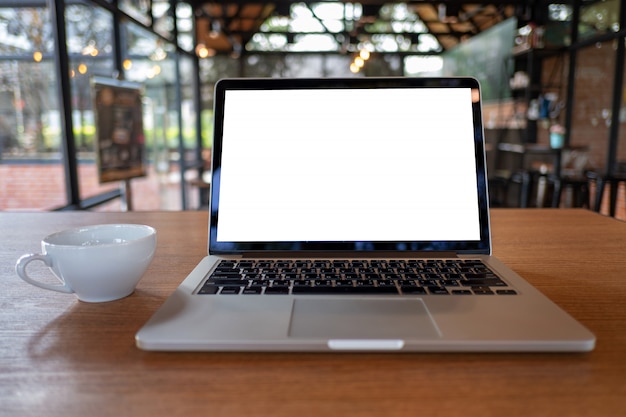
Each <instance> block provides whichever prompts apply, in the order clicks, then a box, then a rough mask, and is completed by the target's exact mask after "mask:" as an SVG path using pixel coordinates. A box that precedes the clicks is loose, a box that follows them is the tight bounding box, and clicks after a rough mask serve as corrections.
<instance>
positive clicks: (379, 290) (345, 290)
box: [291, 286, 398, 294]
mask: <svg viewBox="0 0 626 417" xmlns="http://www.w3.org/2000/svg"><path fill="white" fill-rule="evenodd" d="M291 293H292V294H398V290H397V289H396V287H374V286H362V287H308V286H302V287H293V289H292V291H291Z"/></svg>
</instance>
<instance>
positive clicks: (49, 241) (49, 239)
mask: <svg viewBox="0 0 626 417" xmlns="http://www.w3.org/2000/svg"><path fill="white" fill-rule="evenodd" d="M114 228H133V229H143V230H145V231H146V234H145V235H143V236H140V237H137V238H133V239H126V240H125V241H123V242H114V243H102V244H99V245H97V246H80V245H75V244H67V243H58V242H55V241H54V240H55V239H57V238H59V237H61V236H63V235H70V234H75V233H85V232H90V231H94V230H98V229H114ZM154 235H156V229H155V228H154V227H152V226H148V225H145V224H135V223H103V224H94V225H87V226H80V227H73V228H70V229H65V230H61V231H59V232H55V233H52V234H49V235H48V236H46V237H45V238H43V239H42V243H43V244H45V245H47V246H55V247H68V248H84V249H88V248H97V247H99V248H102V247H110V246H124V245H129V244H132V243H136V242H139V241H141V240H145V239H150V238H152V237H153V236H154Z"/></svg>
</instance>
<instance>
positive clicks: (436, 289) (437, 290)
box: [428, 286, 449, 295]
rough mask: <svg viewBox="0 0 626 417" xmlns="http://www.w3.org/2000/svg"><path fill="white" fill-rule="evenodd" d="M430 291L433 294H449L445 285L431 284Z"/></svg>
mask: <svg viewBox="0 0 626 417" xmlns="http://www.w3.org/2000/svg"><path fill="white" fill-rule="evenodd" d="M428 291H429V292H430V293H431V294H435V295H443V294H449V292H448V290H447V289H445V288H444V287H435V286H430V287H428Z"/></svg>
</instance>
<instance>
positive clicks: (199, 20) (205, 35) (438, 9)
mask: <svg viewBox="0 0 626 417" xmlns="http://www.w3.org/2000/svg"><path fill="white" fill-rule="evenodd" d="M186 2H188V3H190V4H191V5H192V7H193V9H194V13H195V19H196V31H197V41H198V44H203V45H205V46H206V47H207V48H209V49H210V50H211V52H212V53H217V54H223V53H233V52H241V51H242V50H243V49H244V48H246V45H247V44H248V43H249V42H250V40H251V39H252V37H253V36H254V35H255V34H256V33H259V32H261V25H262V24H263V23H264V22H265V21H266V20H267V19H268V18H270V17H274V16H283V17H289V16H290V10H291V5H292V4H294V3H299V4H303V5H307V6H308V7H311V6H312V5H314V4H315V3H320V1H317V2H316V1H312V0H302V1H300V2H291V1H284V0H275V1H258V0H227V1H215V0H186ZM339 3H346V4H348V5H352V4H356V3H358V4H360V5H361V10H362V12H361V13H360V16H359V17H358V20H354V19H352V18H350V21H349V22H344V23H346V25H345V27H346V28H349V29H346V30H344V31H342V32H341V33H338V32H337V31H332V32H331V31H328V32H327V33H329V34H331V35H332V36H334V37H335V38H336V39H341V40H342V43H343V44H346V43H348V44H351V43H358V42H359V41H362V39H364V38H367V37H371V36H372V35H373V34H381V32H380V31H376V32H372V29H371V28H372V27H373V26H372V24H373V23H375V22H377V21H378V22H380V21H381V20H384V19H385V18H384V17H381V8H383V7H384V6H385V5H389V4H397V2H396V3H394V2H388V1H381V0H363V1H359V2H350V3H348V2H339ZM528 3H533V2H527V1H513V0H511V1H506V0H505V1H496V0H493V1H489V2H464V1H454V0H453V1H445V0H444V1H429V0H421V1H412V2H405V3H403V4H406V5H407V10H409V11H410V12H411V13H412V14H413V16H415V15H416V16H417V17H418V18H419V19H420V20H421V21H422V22H423V23H424V24H425V26H426V28H427V32H428V33H430V34H432V35H433V36H434V37H435V38H436V39H437V41H438V42H439V44H440V45H441V50H439V51H437V53H440V52H443V51H445V50H448V49H450V48H453V47H454V46H456V45H458V44H459V43H460V42H463V40H465V39H468V38H470V37H472V36H475V35H477V34H479V33H481V32H482V31H484V30H487V29H489V28H490V27H492V26H494V25H496V24H498V23H500V22H502V21H503V20H506V19H508V18H510V17H512V16H520V15H523V14H524V13H526V8H527V7H528V6H527V4H528ZM442 5H443V6H445V7H444V8H442ZM320 21H321V20H320ZM378 27H380V26H378ZM281 33H282V34H284V35H285V36H286V38H287V39H289V41H293V39H294V38H295V37H296V36H298V35H301V34H302V32H293V33H292V32H289V30H283V31H282V32H281ZM316 33H319V32H316ZM382 34H385V33H382ZM389 34H398V32H396V31H390V33H389ZM403 34H404V35H406V38H407V39H410V40H412V42H417V39H418V37H419V34H416V33H403ZM337 52H340V51H337ZM431 53H432V52H431Z"/></svg>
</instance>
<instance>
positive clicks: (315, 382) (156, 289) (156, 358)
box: [0, 209, 626, 417]
mask: <svg viewBox="0 0 626 417" xmlns="http://www.w3.org/2000/svg"><path fill="white" fill-rule="evenodd" d="M206 221H207V216H206V213H204V212H160V213H144V212H135V213H85V212H72V213H29V214H26V213H0V236H1V237H0V239H2V245H1V247H0V415H2V416H24V415H33V416H47V417H50V416H88V417H93V416H116V417H117V416H120V417H121V416H150V417H152V416H185V417H190V416H194V417H195V416H209V415H210V416H246V415H248V416H299V417H304V416H324V417H327V416H395V415H407V416H418V415H420V416H421V415H424V416H437V415H440V416H503V417H504V416H505V417H513V416H528V415H530V416H550V417H571V416H594V417H596V416H626V256H625V255H626V223H623V222H620V221H617V220H614V219H611V218H608V217H603V216H601V215H599V214H596V213H592V212H590V211H585V210H582V209H578V210H576V209H560V210H558V209H537V210H535V209H527V210H521V209H499V210H493V211H492V223H493V246H494V254H495V255H497V256H498V257H500V258H501V259H502V260H504V261H505V262H506V263H508V264H509V265H510V266H511V267H512V268H513V269H514V270H516V271H517V272H518V273H520V274H521V275H522V276H524V277H526V278H527V279H528V281H530V282H531V283H533V284H534V285H535V286H536V287H538V288H539V289H540V290H541V291H543V292H544V293H545V294H546V295H547V296H548V297H550V298H551V299H553V300H554V301H555V302H557V303H558V304H559V305H561V306H562V307H563V308H564V309H565V310H567V311H568V312H569V313H571V314H572V315H573V316H574V317H576V318H577V319H578V320H580V321H581V322H582V323H583V324H585V325H586V326H588V327H589V328H590V329H591V330H592V331H593V332H594V333H595V334H596V336H597V338H598V340H597V347H596V349H595V350H594V351H593V352H591V353H586V354H375V353H372V354H370V353H367V354H345V353H344V354H319V353H318V354H294V353H290V354H279V353H275V354H272V353H270V354H268V353H265V354H260V353H259V354H250V353H211V354H208V353H151V352H144V351H141V350H139V349H137V348H136V347H135V343H134V335H135V332H136V331H137V330H138V329H139V328H140V327H141V325H142V324H143V323H144V322H145V321H146V320H147V319H148V317H149V316H150V315H151V314H152V313H153V312H154V311H155V310H156V309H157V307H158V306H159V305H160V304H161V303H162V302H163V301H164V300H165V298H166V297H167V296H168V295H169V294H170V293H171V292H172V291H173V290H174V288H175V287H176V286H177V285H178V283H179V282H180V281H182V280H183V278H184V277H185V276H186V274H187V273H188V272H189V271H190V270H191V269H192V267H193V266H194V265H195V263H196V262H197V261H198V260H200V258H201V257H202V256H203V255H204V254H205V251H206ZM113 222H141V223H145V224H149V225H152V226H154V227H156V229H157V230H158V233H159V236H158V239H159V242H158V249H157V254H156V257H155V259H154V260H153V262H152V264H151V266H150V268H149V270H148V271H147V273H146V275H145V276H144V278H143V279H142V281H141V282H140V284H139V287H138V289H137V291H136V292H135V293H134V294H133V295H131V296H130V297H128V298H125V299H123V300H120V301H115V302H111V303H104V304H87V303H82V302H79V301H77V300H76V299H75V298H74V297H73V296H72V295H66V294H60V293H54V292H50V291H45V290H41V289H38V288H35V287H33V286H30V285H29V284H27V283H25V282H23V281H22V280H20V279H19V278H18V277H17V275H16V274H15V272H14V264H15V261H16V260H17V258H18V257H19V256H20V255H21V254H23V253H27V252H36V251H39V250H40V248H39V241H40V239H41V238H43V237H44V236H45V235H47V234H49V233H51V232H54V231H58V230H61V229H65V228H68V227H72V226H79V225H86V224H94V223H113ZM29 270H30V269H29ZM33 273H34V274H39V273H41V276H43V275H44V271H43V267H42V271H41V272H40V271H34V272H33Z"/></svg>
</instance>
